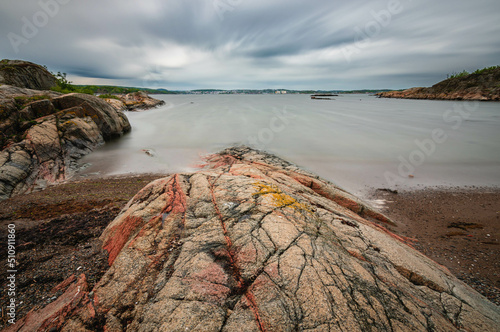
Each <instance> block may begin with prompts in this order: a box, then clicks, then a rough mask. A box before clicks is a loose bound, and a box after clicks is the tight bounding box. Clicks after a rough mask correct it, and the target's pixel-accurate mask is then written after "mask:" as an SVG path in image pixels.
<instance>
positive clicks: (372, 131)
mask: <svg viewBox="0 0 500 332" xmlns="http://www.w3.org/2000/svg"><path fill="white" fill-rule="evenodd" d="M155 97H156V98H159V99H163V100H165V102H166V105H165V106H163V107H160V108H157V109H153V110H148V111H145V112H140V113H137V112H128V113H127V116H128V118H129V120H130V122H131V124H132V132H131V133H130V134H127V135H126V136H124V137H123V138H121V139H119V140H116V141H114V142H110V143H107V144H106V145H104V146H103V147H102V148H100V149H98V150H96V151H95V152H93V153H92V154H90V155H88V156H86V157H85V158H83V159H82V164H85V163H86V164H90V166H89V167H88V168H86V169H85V170H84V171H83V172H82V175H83V176H86V175H92V174H93V175H95V174H99V175H116V174H126V173H147V172H165V173H166V172H178V171H189V170H191V169H192V167H193V166H194V165H196V164H199V163H200V160H201V159H200V156H203V155H206V154H208V153H213V152H217V151H220V150H221V149H223V148H225V147H228V146H231V145H233V144H246V145H250V146H253V147H256V148H259V149H264V150H267V151H269V152H271V153H275V154H277V155H279V156H281V157H283V158H285V159H286V160H289V161H291V162H294V163H296V164H298V165H299V166H302V167H303V168H305V169H308V170H310V171H313V172H315V173H317V174H319V175H320V176H323V177H325V178H327V179H329V180H331V181H333V182H334V183H336V184H338V185H340V186H342V187H344V188H345V189H347V190H350V191H351V192H353V193H358V194H359V193H362V192H363V191H366V190H367V189H368V188H410V189H411V188H416V187H417V188H418V187H427V186H500V103H498V102H475V103H473V102H454V101H428V100H398V99H378V98H376V97H372V96H367V95H342V96H339V97H336V99H335V100H311V99H310V97H309V96H308V95H159V96H155ZM144 150H149V151H150V152H151V153H152V154H153V156H150V155H148V154H146V153H145V152H144Z"/></svg>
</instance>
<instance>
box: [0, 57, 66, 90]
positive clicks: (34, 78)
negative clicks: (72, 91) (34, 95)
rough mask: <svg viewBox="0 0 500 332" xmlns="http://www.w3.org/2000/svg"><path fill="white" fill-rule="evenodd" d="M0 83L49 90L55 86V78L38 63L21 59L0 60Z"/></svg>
mask: <svg viewBox="0 0 500 332" xmlns="http://www.w3.org/2000/svg"><path fill="white" fill-rule="evenodd" d="M0 84H8V85H13V86H17V87H20V88H26V89H35V90H50V88H53V87H55V86H57V80H56V78H55V77H54V76H53V75H52V74H51V73H50V72H49V71H48V70H47V69H45V68H43V67H42V66H40V65H37V64H34V63H32V62H28V61H22V60H6V59H4V60H2V61H0Z"/></svg>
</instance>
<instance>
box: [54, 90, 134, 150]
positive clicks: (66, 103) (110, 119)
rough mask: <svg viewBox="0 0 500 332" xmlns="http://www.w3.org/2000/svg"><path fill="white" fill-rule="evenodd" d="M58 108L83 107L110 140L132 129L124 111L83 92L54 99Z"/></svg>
mask: <svg viewBox="0 0 500 332" xmlns="http://www.w3.org/2000/svg"><path fill="white" fill-rule="evenodd" d="M52 102H53V103H54V106H55V107H56V108H58V109H61V110H62V109H67V108H71V107H75V106H78V107H81V108H82V109H83V114H82V115H84V116H90V117H91V118H92V120H93V121H94V122H95V123H96V124H97V126H98V127H99V130H100V131H101V132H102V135H103V136H104V139H106V140H108V139H111V138H114V137H119V136H121V135H122V134H123V133H124V132H128V131H130V123H129V122H128V119H127V117H126V116H125V114H123V113H122V112H117V111H116V110H115V109H114V108H113V107H112V106H111V105H109V104H108V103H107V102H106V101H104V100H102V99H101V98H98V97H96V96H92V95H87V94H83V93H70V94H67V95H64V96H61V97H58V98H54V100H53V101H52Z"/></svg>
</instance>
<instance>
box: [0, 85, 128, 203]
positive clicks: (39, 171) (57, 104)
mask: <svg viewBox="0 0 500 332" xmlns="http://www.w3.org/2000/svg"><path fill="white" fill-rule="evenodd" d="M0 120H1V123H0V128H1V129H2V137H0V138H1V140H0V143H2V144H1V147H2V149H3V150H2V151H1V152H0V200H3V199H7V198H9V197H11V196H12V195H16V194H21V193H24V192H27V191H30V190H32V189H33V188H35V187H37V186H40V187H44V186H46V185H47V184H50V183H56V182H58V181H60V180H64V179H65V178H67V177H69V176H70V175H71V172H72V171H73V169H74V166H75V162H76V160H78V159H79V158H81V157H82V156H84V155H86V154H88V153H89V152H91V151H92V150H93V149H94V148H95V147H97V146H99V145H101V144H103V143H104V141H105V140H108V139H112V138H114V137H119V136H121V135H122V134H123V133H125V132H128V131H130V123H129V122H128V119H127V117H126V116H125V115H124V114H123V113H122V112H120V111H116V110H115V109H114V108H113V107H112V106H110V105H109V104H108V103H106V102H105V101H103V100H101V99H100V98H98V97H94V96H91V95H86V94H79V93H72V94H67V95H60V94H53V93H51V92H49V91H37V90H30V89H22V88H13V87H9V86H2V87H1V88H0Z"/></svg>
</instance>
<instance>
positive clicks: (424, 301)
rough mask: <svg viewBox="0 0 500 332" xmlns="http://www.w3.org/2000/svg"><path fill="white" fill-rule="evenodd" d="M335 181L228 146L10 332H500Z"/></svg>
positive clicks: (146, 206) (132, 210)
mask: <svg viewBox="0 0 500 332" xmlns="http://www.w3.org/2000/svg"><path fill="white" fill-rule="evenodd" d="M388 225H393V222H392V221H390V220H388V219H387V218H385V217H384V216H383V215H380V214H379V213H377V212H376V211H374V210H372V209H371V208H370V207H368V206H367V205H366V204H364V203H363V202H361V201H360V200H358V199H356V198H355V197H353V196H352V195H350V194H348V193H346V192H345V191H343V190H341V189H339V188H337V187H336V186H334V185H333V184H332V183H329V182H327V181H325V180H322V179H320V178H319V177H317V176H315V175H313V174H311V173H308V172H305V171H303V170H301V169H299V168H298V167H296V166H294V165H292V164H290V163H288V162H286V161H284V160H281V159H279V158H277V157H274V156H272V155H268V154H266V153H263V152H258V151H254V150H251V149H249V148H245V147H240V148H231V149H228V150H225V151H223V152H221V153H220V154H217V155H215V156H212V157H210V158H209V159H208V165H207V167H205V169H202V170H200V171H198V172H196V173H190V174H174V175H171V176H169V177H166V178H163V179H159V180H157V181H154V182H152V183H151V184H149V185H148V186H147V187H145V188H144V189H142V190H141V191H140V192H139V193H138V194H137V195H136V196H135V197H134V198H133V199H132V200H131V201H130V202H129V203H128V205H127V207H126V208H125V209H124V210H123V211H122V213H121V214H120V215H119V216H118V217H117V218H116V219H115V220H114V221H113V222H112V223H111V224H110V225H109V226H108V227H107V228H106V230H105V231H104V233H103V234H102V236H101V239H102V241H103V246H104V248H105V249H106V250H107V251H108V253H109V264H110V266H111V267H110V268H109V270H108V271H107V272H106V274H105V275H104V277H103V278H102V279H101V280H100V281H99V283H98V284H97V285H96V286H95V287H94V288H93V289H88V286H87V284H86V281H85V275H84V274H82V275H81V276H80V277H79V278H76V277H75V276H72V277H71V278H69V279H68V281H67V282H65V283H63V284H62V285H61V288H62V287H67V290H66V292H65V293H64V295H62V296H61V297H59V298H58V299H57V300H56V301H54V302H53V303H51V304H50V305H48V306H47V307H45V308H44V309H41V310H39V311H32V312H30V313H29V314H28V315H27V316H26V317H25V318H24V319H22V320H20V321H19V322H18V323H17V324H16V325H13V326H10V327H9V328H7V329H6V331H39V330H44V331H47V330H57V331H72V332H73V331H125V330H126V331H306V330H307V331H498V330H499V329H498V327H499V326H498V322H500V309H499V308H498V307H497V306H495V305H494V304H492V303H490V302H489V301H488V300H487V299H486V298H484V297H482V296H481V295H480V294H478V293H477V292H475V291H474V290H473V289H471V288H470V287H468V286H467V285H465V284H464V283H463V282H461V281H459V280H458V279H457V278H456V277H454V276H453V275H451V273H450V272H449V271H448V270H446V269H445V268H444V267H442V266H440V265H438V264H437V263H435V262H434V261H432V260H430V259H429V258H427V257H425V256H424V255H422V254H421V253H419V252H418V251H416V250H414V249H413V248H412V247H410V246H409V245H408V244H407V243H405V241H406V239H404V238H400V237H398V236H396V235H394V234H392V233H391V232H390V231H388V230H387V228H385V227H384V226H388Z"/></svg>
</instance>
